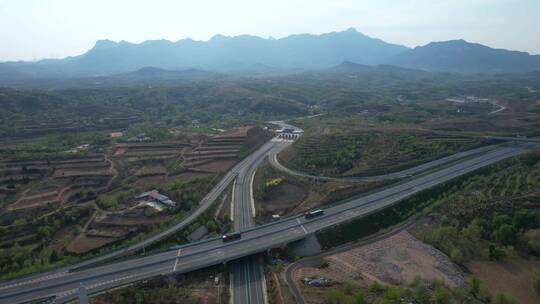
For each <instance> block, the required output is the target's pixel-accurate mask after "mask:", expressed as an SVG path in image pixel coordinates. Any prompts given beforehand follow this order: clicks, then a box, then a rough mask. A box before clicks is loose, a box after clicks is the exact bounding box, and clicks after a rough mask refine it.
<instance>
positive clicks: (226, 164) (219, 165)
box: [196, 159, 236, 173]
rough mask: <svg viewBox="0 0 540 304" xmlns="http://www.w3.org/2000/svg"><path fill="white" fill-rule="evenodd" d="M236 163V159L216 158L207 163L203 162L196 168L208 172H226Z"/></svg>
mask: <svg viewBox="0 0 540 304" xmlns="http://www.w3.org/2000/svg"><path fill="white" fill-rule="evenodd" d="M235 163H236V159H232V160H216V161H212V162H209V163H206V164H202V165H200V166H197V167H196V169H198V170H201V171H206V172H210V173H212V172H215V173H219V172H225V171H227V170H229V169H230V168H231V167H232V166H234V164H235Z"/></svg>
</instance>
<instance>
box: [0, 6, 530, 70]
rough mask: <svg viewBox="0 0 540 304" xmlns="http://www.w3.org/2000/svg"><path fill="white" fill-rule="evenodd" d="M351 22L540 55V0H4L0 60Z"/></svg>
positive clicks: (389, 35)
mask: <svg viewBox="0 0 540 304" xmlns="http://www.w3.org/2000/svg"><path fill="white" fill-rule="evenodd" d="M349 27H354V28H356V29H357V30H358V31H361V32H363V33H365V34H367V35H369V36H372V37H377V38H381V39H383V40H385V41H388V42H393V43H399V44H403V45H406V46H410V47H414V46H417V45H423V44H426V43H428V42H430V41H441V40H449V39H458V38H463V39H465V40H468V41H472V42H479V43H483V44H486V45H489V46H492V47H499V48H508V49H514V50H522V51H528V52H530V53H533V54H540V0H377V1H375V0H372V1H365V0H334V1H332V0H327V1H323V0H298V1H294V0H270V1H259V0H214V1H210V0H190V1H183V0H147V1H140V0H0V41H1V44H0V61H7V60H20V59H22V60H33V59H40V58H58V57H65V56H69V55H79V54H81V53H84V52H85V51H86V50H88V49H89V48H91V47H92V46H93V45H94V43H95V41H96V40H98V39H111V40H115V41H119V40H126V41H130V42H136V43H138V42H141V41H144V40H147V39H168V40H172V41H176V40H179V39H183V38H187V37H191V38H193V39H197V40H207V39H209V38H210V37H212V36H213V35H215V34H217V33H220V34H224V35H239V34H252V35H257V36H261V37H268V36H273V37H275V38H279V37H283V36H287V35H290V34H297V33H312V34H318V33H325V32H331V31H337V30H344V29H347V28H349Z"/></svg>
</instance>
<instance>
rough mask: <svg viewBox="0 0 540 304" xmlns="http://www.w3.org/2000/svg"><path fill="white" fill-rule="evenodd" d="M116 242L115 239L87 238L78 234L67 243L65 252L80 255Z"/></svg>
mask: <svg viewBox="0 0 540 304" xmlns="http://www.w3.org/2000/svg"><path fill="white" fill-rule="evenodd" d="M117 240H118V239H116V238H105V237H87V236H86V235H84V234H80V235H78V236H77V237H76V238H75V239H74V240H73V241H72V242H71V243H69V245H68V246H67V248H66V250H67V251H69V252H72V253H76V254H82V253H86V252H89V251H91V250H93V249H96V248H100V247H103V246H105V245H107V244H109V243H112V242H115V241H117Z"/></svg>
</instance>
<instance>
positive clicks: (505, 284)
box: [466, 259, 540, 304]
mask: <svg viewBox="0 0 540 304" xmlns="http://www.w3.org/2000/svg"><path fill="white" fill-rule="evenodd" d="M466 266H467V268H468V269H469V270H470V271H471V272H472V273H473V274H474V275H476V276H478V277H479V278H480V279H481V280H482V281H484V282H485V283H486V284H487V285H488V288H489V290H490V291H491V293H492V294H495V293H497V292H506V293H509V294H511V295H512V296H513V297H514V298H516V300H518V302H519V303H521V304H537V303H540V295H539V294H538V293H537V292H535V290H534V289H533V286H532V281H531V277H532V271H533V270H534V269H540V260H533V261H529V260H523V259H517V260H509V261H504V262H493V261H473V262H469V263H467V264H466Z"/></svg>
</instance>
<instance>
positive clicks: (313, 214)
mask: <svg viewBox="0 0 540 304" xmlns="http://www.w3.org/2000/svg"><path fill="white" fill-rule="evenodd" d="M323 214H324V210H322V209H317V210H312V211H309V212H306V213H305V214H304V216H305V218H306V219H311V218H314V217H318V216H321V215H323Z"/></svg>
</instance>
